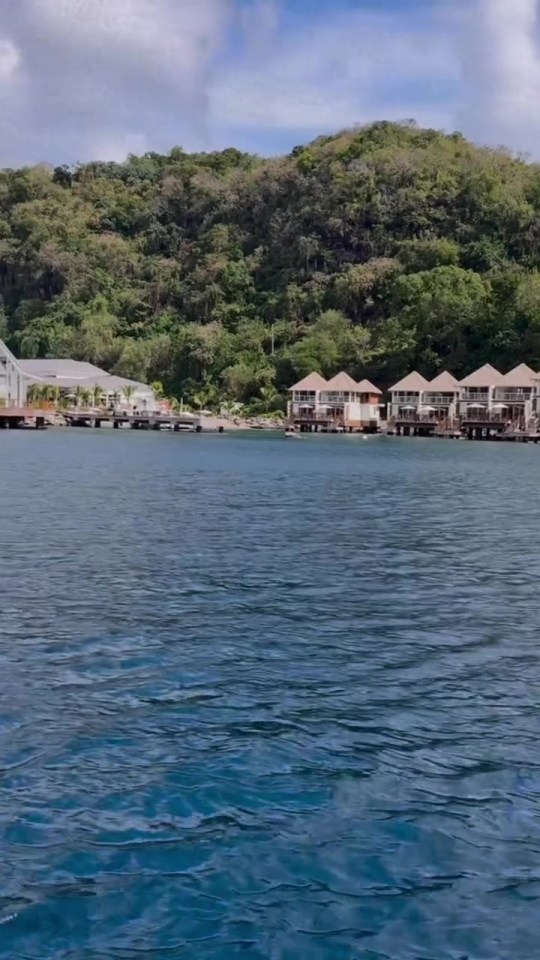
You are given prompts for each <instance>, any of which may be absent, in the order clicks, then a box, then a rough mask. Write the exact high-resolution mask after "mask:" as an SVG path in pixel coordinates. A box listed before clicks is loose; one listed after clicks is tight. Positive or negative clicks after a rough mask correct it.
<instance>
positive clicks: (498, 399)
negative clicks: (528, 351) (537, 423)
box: [492, 363, 538, 428]
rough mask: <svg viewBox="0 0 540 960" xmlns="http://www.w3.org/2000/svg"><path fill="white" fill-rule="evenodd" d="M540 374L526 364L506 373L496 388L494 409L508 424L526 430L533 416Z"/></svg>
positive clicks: (521, 364)
mask: <svg viewBox="0 0 540 960" xmlns="http://www.w3.org/2000/svg"><path fill="white" fill-rule="evenodd" d="M537 384H538V374H537V373H535V372H534V370H532V369H531V367H529V366H528V365H527V364H526V363H520V364H519V365H518V366H517V367H514V369H513V370H510V372H509V373H506V374H505V375H504V377H503V378H502V380H501V381H500V383H499V384H498V386H496V387H495V392H494V403H493V406H492V409H495V410H497V411H500V413H501V415H502V416H503V417H504V419H505V420H507V421H508V422H510V423H512V424H515V425H516V426H518V427H521V428H524V427H525V426H526V425H527V424H528V423H529V421H530V419H531V417H532V415H533V412H534V410H533V400H534V397H535V395H536V392H537Z"/></svg>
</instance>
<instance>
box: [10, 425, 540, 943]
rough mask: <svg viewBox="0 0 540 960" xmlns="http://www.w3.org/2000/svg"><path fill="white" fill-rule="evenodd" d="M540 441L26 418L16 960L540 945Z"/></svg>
mask: <svg viewBox="0 0 540 960" xmlns="http://www.w3.org/2000/svg"><path fill="white" fill-rule="evenodd" d="M539 486H540V447H533V446H513V445H510V444H508V445H506V444H500V445H499V444H487V443H486V444H482V443H455V442H454V443H453V442H449V441H448V442H445V441H429V440H425V441H422V440H418V441H415V440H405V439H404V440H398V439H393V440H392V439H385V438H380V439H379V438H375V439H372V440H370V441H369V442H362V441H361V439H360V438H356V437H350V438H349V437H343V438H339V437H328V438H324V437H313V438H308V437H306V438H304V439H303V442H301V443H300V442H298V443H297V442H292V441H289V440H285V439H283V438H281V437H277V436H276V437H273V436H266V435H258V434H257V435H251V436H224V437H218V436H212V437H210V436H209V437H205V436H198V437H197V436H176V435H158V434H142V435H141V434H135V433H126V434H124V433H120V434H119V433H118V432H116V433H114V434H113V433H112V432H111V433H109V432H106V431H101V432H98V431H81V432H76V431H64V432H53V431H50V432H47V433H35V434H34V433H23V432H5V433H3V434H0V511H1V512H0V837H1V846H0V957H2V958H4V957H5V958H9V960H23V958H24V960H68V958H69V960H142V958H144V960H146V958H148V960H161V958H163V960H173V958H192V957H193V958H197V960H234V958H242V960H263V958H264V960H298V958H302V960H304V958H305V960H349V958H361V960H383V958H384V960H466V958H467V960H473V958H474V960H492V958H493V960H495V958H496V960H529V958H530V960H533V958H537V957H538V955H539V948H538V936H539V935H538V929H539V927H538V917H539V906H540V902H539V901H540V816H539V815H540V708H539V704H540V646H539V645H540V615H539V614H540V605H539V584H540V496H539Z"/></svg>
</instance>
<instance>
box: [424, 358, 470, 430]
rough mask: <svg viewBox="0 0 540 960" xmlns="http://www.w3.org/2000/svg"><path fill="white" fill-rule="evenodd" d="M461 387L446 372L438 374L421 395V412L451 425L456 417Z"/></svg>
mask: <svg viewBox="0 0 540 960" xmlns="http://www.w3.org/2000/svg"><path fill="white" fill-rule="evenodd" d="M460 394H461V387H460V385H459V381H458V380H456V378H455V377H454V376H453V375H452V374H451V373H448V370H444V371H443V373H439V375H438V376H437V377H435V379H434V380H432V381H431V382H430V383H428V385H427V387H426V389H425V390H424V391H423V393H422V407H421V412H422V413H423V414H424V415H425V416H432V417H433V418H434V419H436V420H438V421H439V422H440V421H448V423H449V424H450V423H453V421H454V420H455V418H456V416H457V412H458V404H459V398H460Z"/></svg>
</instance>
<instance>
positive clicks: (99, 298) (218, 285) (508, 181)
mask: <svg viewBox="0 0 540 960" xmlns="http://www.w3.org/2000/svg"><path fill="white" fill-rule="evenodd" d="M539 266H540V167H538V166H536V165H533V164H529V163H527V162H525V161H524V160H521V159H516V158H513V157H512V156H511V155H510V154H509V153H507V152H504V151H493V150H487V149H479V148H476V147H474V146H472V145H471V144H470V143H468V142H467V141H466V140H464V139H463V138H462V137H461V136H460V135H459V134H455V135H452V136H446V135H443V134H441V133H439V132H437V131H433V130H421V129H417V128H416V127H415V126H414V125H412V124H411V125H409V124H390V123H379V124H375V125H373V126H370V127H366V128H361V129H357V130H352V131H347V132H344V133H342V134H339V135H338V136H335V137H325V138H320V139H318V140H316V141H315V142H314V143H312V144H310V145H309V146H306V147H296V148H295V149H294V150H293V151H292V153H291V154H290V155H289V156H287V157H280V158H274V159H267V160H264V159H260V158H258V157H254V156H250V155H246V154H243V153H240V152H239V151H237V150H234V149H229V150H225V151H223V152H221V153H208V154H188V153H185V152H184V151H183V150H182V149H180V148H175V149H173V150H172V151H171V152H170V154H168V155H167V156H162V155H159V154H154V153H150V154H146V155H145V156H143V157H130V158H129V160H128V161H127V162H126V163H124V164H115V163H90V164H85V165H81V166H79V167H77V168H76V169H68V168H65V167H60V168H57V169H56V170H52V169H50V168H47V167H44V166H39V167H33V168H29V169H24V170H4V171H3V172H1V173H0V295H1V298H2V305H1V306H2V311H1V314H0V336H2V337H4V338H5V339H6V340H7V341H8V343H9V345H10V346H11V348H12V349H13V350H14V351H15V352H16V353H18V354H19V355H20V356H22V357H36V356H54V357H66V356H71V357H74V358H78V359H81V360H89V361H91V362H93V363H96V364H98V365H100V366H103V367H105V368H106V369H107V370H111V371H113V372H115V373H118V374H121V375H123V376H126V377H131V378H134V379H137V380H144V381H147V382H151V381H155V380H160V381H162V382H163V384H164V387H165V389H166V391H167V392H168V393H170V394H176V395H177V396H180V395H183V396H184V397H185V398H186V399H189V398H190V397H194V395H196V394H198V396H199V399H200V398H201V397H203V398H204V402H206V403H211V402H212V401H213V400H215V398H216V396H217V395H218V393H219V395H221V396H228V397H229V398H231V399H235V400H240V401H256V402H257V403H258V404H259V405H262V406H266V407H268V408H269V409H270V408H272V406H273V405H274V404H275V403H276V402H277V394H278V393H279V392H280V391H283V389H284V388H285V387H287V386H289V385H290V384H291V383H292V382H293V381H295V380H296V379H298V378H300V377H301V376H302V375H303V374H305V373H307V372H309V371H310V370H312V369H316V370H319V371H320V372H321V373H323V374H324V375H327V376H329V375H331V374H333V373H335V372H336V371H337V370H338V369H341V368H345V369H347V370H348V371H349V372H350V373H351V374H353V376H356V377H358V378H360V377H363V376H369V377H370V378H371V379H373V380H375V381H376V382H378V383H379V384H380V385H382V386H385V385H388V384H389V383H390V382H391V381H393V380H394V379H396V378H397V377H398V376H400V375H402V374H403V373H405V372H407V371H409V370H411V369H412V368H414V367H416V368H418V369H420V370H421V371H422V372H423V373H424V374H425V375H435V374H436V373H437V372H438V371H439V370H441V369H443V368H445V367H448V368H449V369H451V370H452V371H453V372H454V373H455V374H456V375H460V374H465V373H466V372H468V371H469V370H471V369H473V368H474V367H476V366H478V365H479V364H481V363H483V362H486V361H490V362H492V363H494V364H495V365H498V366H500V367H503V368H507V367H509V366H510V365H512V364H515V363H517V362H519V361H522V360H524V361H527V362H528V363H530V364H531V365H532V366H533V367H535V368H539V367H540V274H539V273H538V268H539Z"/></svg>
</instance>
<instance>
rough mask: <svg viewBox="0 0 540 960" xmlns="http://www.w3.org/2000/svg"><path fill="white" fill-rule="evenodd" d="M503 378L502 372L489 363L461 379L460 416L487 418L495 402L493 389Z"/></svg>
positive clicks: (499, 384) (468, 418)
mask: <svg viewBox="0 0 540 960" xmlns="http://www.w3.org/2000/svg"><path fill="white" fill-rule="evenodd" d="M503 380H504V377H503V375H502V373H499V371H498V370H496V369H495V367H492V366H491V364H489V363H486V364H484V366H483V367H480V368H479V369H478V370H475V371H474V373H471V374H469V376H468V377H465V379H464V380H461V382H460V387H461V396H460V401H459V414H460V416H461V417H463V418H465V419H467V420H472V419H474V420H481V419H482V418H483V417H486V418H489V415H491V413H492V411H493V409H494V405H495V404H496V403H497V401H496V399H495V391H496V389H497V387H500V386H501V384H502V381H503ZM501 402H502V401H501ZM499 409H500V408H499Z"/></svg>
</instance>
